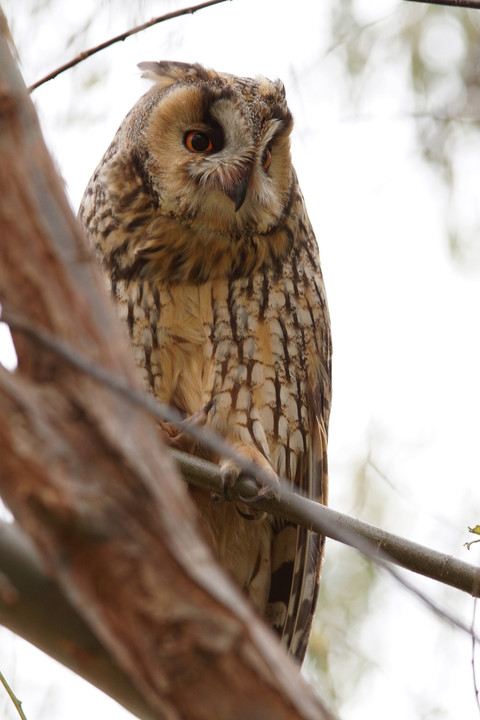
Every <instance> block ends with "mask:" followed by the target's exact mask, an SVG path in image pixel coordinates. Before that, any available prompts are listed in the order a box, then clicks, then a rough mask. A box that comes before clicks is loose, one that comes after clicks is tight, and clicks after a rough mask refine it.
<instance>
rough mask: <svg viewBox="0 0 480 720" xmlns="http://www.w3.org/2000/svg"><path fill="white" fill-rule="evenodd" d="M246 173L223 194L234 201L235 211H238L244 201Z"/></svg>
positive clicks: (246, 181)
mask: <svg viewBox="0 0 480 720" xmlns="http://www.w3.org/2000/svg"><path fill="white" fill-rule="evenodd" d="M248 177H249V176H248V175H245V176H244V177H243V178H242V179H241V180H240V181H239V182H237V183H236V184H235V185H233V186H232V187H231V188H229V189H228V190H225V194H226V195H228V197H229V198H230V200H233V202H234V203H235V212H238V211H239V210H240V208H241V207H242V205H243V203H244V202H245V198H246V196H247V188H248Z"/></svg>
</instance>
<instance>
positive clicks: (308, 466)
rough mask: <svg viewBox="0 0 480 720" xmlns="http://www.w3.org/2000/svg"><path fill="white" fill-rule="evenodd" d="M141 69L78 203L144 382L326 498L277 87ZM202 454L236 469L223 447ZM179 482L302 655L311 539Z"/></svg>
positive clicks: (305, 257) (313, 356)
mask: <svg viewBox="0 0 480 720" xmlns="http://www.w3.org/2000/svg"><path fill="white" fill-rule="evenodd" d="M140 68H141V69H142V70H143V71H144V75H145V76H146V77H149V78H150V79H152V80H154V85H153V87H151V89H150V90H149V91H148V92H147V93H146V94H145V95H144V96H143V97H142V98H141V99H140V100H139V101H138V102H137V104H136V105H135V106H134V107H133V109H132V110H131V111H130V112H129V114H128V115H127V116H126V118H125V119H124V121H123V122H122V124H121V126H120V128H119V130H118V132H117V134H116V136H115V138H114V140H113V142H112V144H111V145H110V147H109V148H108V150H107V151H106V153H105V155H104V157H103V158H102V160H101V162H100V164H99V165H98V167H97V169H96V170H95V172H94V174H93V176H92V178H91V180H90V182H89V184H88V186H87V189H86V191H85V195H84V197H83V201H82V205H81V208H80V213H79V216H80V219H81V221H82V223H83V225H84V227H85V229H86V232H87V235H88V237H89V239H90V241H91V243H92V244H93V247H94V248H95V252H96V254H97V256H98V257H99V259H100V261H101V264H102V267H103V270H104V272H105V274H106V276H107V278H108V283H109V287H110V290H111V293H112V294H113V297H114V298H115V300H116V302H117V304H118V310H119V313H120V315H121V317H122V319H123V321H124V323H125V327H126V329H127V330H128V333H129V336H130V339H131V342H132V345H133V349H134V353H135V358H136V361H137V363H138V365H139V366H140V368H141V369H142V371H143V374H144V378H145V385H146V387H147V388H148V390H149V391H150V392H152V393H153V394H154V395H155V396H156V397H157V398H158V399H159V400H161V401H162V402H163V403H167V404H170V405H172V406H174V407H176V408H177V409H178V410H180V411H181V412H182V413H184V414H185V417H186V418H187V419H188V420H187V421H186V422H188V421H189V422H199V423H203V424H204V426H205V427H206V428H213V429H214V430H215V431H217V432H218V433H220V434H222V435H223V436H224V437H225V438H226V439H227V440H228V441H230V443H231V445H232V446H233V447H234V448H235V449H236V451H237V452H238V453H240V454H241V455H243V456H244V457H245V458H247V459H249V460H251V461H253V462H255V463H257V464H258V465H260V466H261V467H262V468H263V469H264V471H265V472H267V473H269V474H270V475H271V477H272V479H275V478H277V477H278V476H281V477H283V478H286V479H287V480H288V481H289V482H290V483H292V485H293V486H294V487H295V488H296V489H298V491H299V492H301V493H303V494H305V495H306V496H308V497H311V498H314V499H316V500H318V501H320V502H322V503H325V502H326V496H327V456H326V449H327V427H328V416H329V410H330V396H331V381H330V377H331V375H330V363H331V340H330V325H329V316H328V309H327V303H326V298H325V290H324V285H323V279H322V273H321V270H320V263H319V257H318V249H317V244H316V241H315V237H314V234H313V231H312V228H311V225H310V221H309V219H308V216H307V212H306V209H305V204H304V200H303V197H302V194H301V192H300V188H299V185H298V181H297V177H296V174H295V171H294V169H293V167H292V164H291V158H290V140H289V136H290V132H291V129H292V124H293V123H292V116H291V113H290V111H289V109H288V106H287V104H286V100H285V90H284V87H283V85H282V83H281V82H280V81H276V82H271V81H269V80H267V79H265V78H258V79H247V78H240V77H235V76H233V75H228V74H224V73H218V72H215V71H213V70H208V69H205V68H203V67H202V66H200V65H197V64H195V65H189V64H185V63H179V62H159V63H156V62H149V63H142V64H141V65H140ZM164 430H165V433H166V434H167V435H168V434H170V436H171V438H170V439H171V442H172V443H173V444H175V443H177V444H178V445H179V446H180V447H181V446H182V434H181V433H179V434H178V435H175V431H172V429H171V428H167V427H165V428H164ZM190 449H191V448H190ZM194 451H195V452H199V453H201V452H202V449H201V448H195V449H194ZM203 455H204V456H206V457H208V458H209V459H211V460H213V461H215V462H218V463H219V464H220V468H221V470H222V473H223V477H224V479H225V483H226V485H228V484H229V483H232V482H235V478H236V476H237V475H236V474H238V472H239V469H238V468H236V467H235V465H233V464H232V462H231V460H226V459H225V458H222V457H215V456H214V455H213V454H212V453H208V452H206V451H205V449H203ZM190 492H191V495H192V497H193V499H194V501H195V502H196V504H197V506H198V508H199V511H200V518H201V522H202V524H203V526H204V529H205V532H206V534H207V536H208V537H209V538H210V540H211V542H212V544H213V546H214V548H215V549H216V550H217V552H218V554H219V555H220V557H221V558H222V559H223V561H224V563H225V564H226V565H227V567H228V568H229V569H230V571H231V572H232V573H233V575H234V576H235V578H236V579H237V581H238V582H239V583H240V585H241V586H242V588H243V589H244V590H245V592H246V593H247V595H248V596H249V597H250V598H251V600H252V601H253V602H254V603H255V604H256V605H257V607H258V608H259V609H260V611H261V612H263V613H264V615H265V617H266V618H267V620H268V621H269V622H270V623H271V625H272V626H273V627H274V628H275V629H276V630H277V631H278V632H279V634H280V636H281V637H282V639H283V641H284V643H285V644H286V646H287V647H288V648H289V650H290V651H291V652H292V654H294V655H295V656H296V657H297V658H298V659H299V660H301V659H303V656H304V654H305V648H306V644H307V641H308V636H309V632H310V627H311V622H312V615H313V612H314V609H315V604H316V599H317V593H318V576H319V568H320V563H321V558H322V547H323V538H321V537H319V536H317V535H315V534H313V533H310V532H308V531H306V530H304V529H302V528H297V527H296V526H293V525H290V524H288V523H286V522H284V521H279V520H276V519H275V518H273V517H271V516H268V515H262V514H260V513H258V512H255V511H250V510H249V508H247V507H246V506H243V509H242V508H241V507H239V506H238V504H237V505H235V503H231V502H223V503H218V502H217V503H215V502H213V501H212V498H211V497H210V496H209V495H208V493H206V492H205V491H201V490H193V489H191V490H190Z"/></svg>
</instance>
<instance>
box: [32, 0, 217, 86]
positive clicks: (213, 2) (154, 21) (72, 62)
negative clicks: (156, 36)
mask: <svg viewBox="0 0 480 720" xmlns="http://www.w3.org/2000/svg"><path fill="white" fill-rule="evenodd" d="M222 2H227V0H208V2H204V3H200V4H199V5H192V6H191V7H188V8H182V9H181V10H174V11H173V12H170V13H166V14H165V15H161V16H160V17H156V18H153V19H152V20H148V21H147V22H145V23H142V24H141V25H137V26H136V27H134V28H131V29H130V30H126V31H125V32H124V33H121V34H120V35H116V36H115V37H113V38H110V40H105V42H103V43H100V45H96V46H95V47H93V48H90V49H89V50H84V51H83V52H81V53H80V55H77V57H75V58H73V60H70V61H69V62H67V63H65V64H64V65H61V66H60V67H58V68H57V69H56V70H53V71H52V72H51V73H49V74H48V75H45V77H43V78H41V79H40V80H37V82H35V83H33V85H30V87H29V88H28V90H29V92H33V90H36V89H37V88H38V87H40V85H44V84H45V83H46V82H48V81H49V80H53V78H56V77H57V76H58V75H60V74H61V73H63V72H65V70H70V68H72V67H75V65H78V64H79V63H81V62H83V60H86V59H87V58H89V57H91V56H92V55H95V54H96V53H98V52H100V51H101V50H105V48H107V47H110V45H114V44H115V43H118V42H123V41H124V40H126V39H127V38H129V37H131V36H132V35H136V34H137V33H139V32H142V30H146V29H147V28H149V27H152V26H153V25H158V24H159V23H162V22H165V21H166V20H172V19H173V18H177V17H181V16H182V15H193V13H195V12H197V10H203V9H204V8H208V7H211V6H212V5H218V4H219V3H222Z"/></svg>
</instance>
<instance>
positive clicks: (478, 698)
mask: <svg viewBox="0 0 480 720" xmlns="http://www.w3.org/2000/svg"><path fill="white" fill-rule="evenodd" d="M476 612H477V598H475V599H474V601H473V613H472V673H473V690H474V692H475V700H476V702H477V708H478V710H479V711H480V694H479V690H478V684H477V672H476V665H475V650H476V645H477V642H476V641H477V638H476V635H475V615H476Z"/></svg>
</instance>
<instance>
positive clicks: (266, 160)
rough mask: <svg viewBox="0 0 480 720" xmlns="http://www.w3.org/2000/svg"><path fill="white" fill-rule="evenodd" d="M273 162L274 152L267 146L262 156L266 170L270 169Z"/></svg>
mask: <svg viewBox="0 0 480 720" xmlns="http://www.w3.org/2000/svg"><path fill="white" fill-rule="evenodd" d="M271 162H272V153H271V151H270V149H269V148H265V152H264V153H263V157H262V165H263V169H264V170H268V168H269V167H270V163H271Z"/></svg>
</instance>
